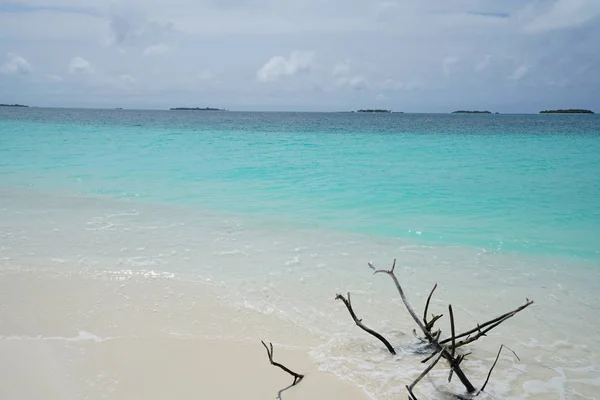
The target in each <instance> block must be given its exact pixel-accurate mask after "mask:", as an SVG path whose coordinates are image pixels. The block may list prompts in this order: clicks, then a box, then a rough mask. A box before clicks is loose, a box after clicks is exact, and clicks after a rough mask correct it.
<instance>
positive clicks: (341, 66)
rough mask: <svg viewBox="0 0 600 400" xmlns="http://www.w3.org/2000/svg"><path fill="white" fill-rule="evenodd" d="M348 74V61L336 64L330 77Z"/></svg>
mask: <svg viewBox="0 0 600 400" xmlns="http://www.w3.org/2000/svg"><path fill="white" fill-rule="evenodd" d="M349 74H350V64H349V63H348V61H344V62H341V63H337V64H335V65H334V66H333V70H332V71H331V75H333V76H347V75H349Z"/></svg>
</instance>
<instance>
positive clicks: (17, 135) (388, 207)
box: [0, 110, 600, 399]
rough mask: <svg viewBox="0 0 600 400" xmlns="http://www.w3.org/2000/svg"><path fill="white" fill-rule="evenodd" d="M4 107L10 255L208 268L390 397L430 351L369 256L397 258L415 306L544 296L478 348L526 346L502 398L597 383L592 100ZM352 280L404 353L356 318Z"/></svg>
mask: <svg viewBox="0 0 600 400" xmlns="http://www.w3.org/2000/svg"><path fill="white" fill-rule="evenodd" d="M2 112H3V114H2V118H3V119H0V269H1V270H2V271H14V270H27V271H33V272H35V271H46V272H47V271H54V272H61V273H64V272H65V271H70V272H73V273H77V272H81V271H84V272H85V273H86V274H87V275H91V276H97V279H99V280H100V281H101V280H102V279H106V277H107V276H109V277H110V276H112V275H114V274H117V275H123V274H124V275H128V274H134V275H135V274H142V275H147V276H155V277H157V279H164V280H165V281H167V282H168V281H170V280H174V279H176V280H183V281H187V282H194V284H196V285H198V291H206V290H209V291H210V292H211V293H213V292H214V293H217V294H218V301H220V302H225V303H226V304H228V306H229V307H231V310H232V312H236V310H238V311H239V310H255V311H257V312H259V313H261V314H266V315H270V316H276V317H277V318H279V319H280V320H281V321H282V325H283V321H285V322H286V324H285V325H286V326H288V324H292V325H293V326H295V327H297V330H298V335H300V336H304V335H307V336H309V337H310V338H312V339H311V343H312V344H311V345H310V346H309V347H308V348H307V349H308V350H309V351H310V353H311V356H312V357H313V358H314V359H315V360H316V361H317V362H318V363H319V365H320V367H321V368H322V369H324V370H328V371H331V372H333V373H335V374H337V375H339V376H340V377H342V378H343V379H348V380H351V381H352V382H354V383H356V384H358V385H360V386H361V387H363V388H364V389H365V391H366V392H367V393H369V394H371V395H372V396H373V397H374V398H377V399H389V398H395V397H397V396H398V393H399V392H400V393H402V394H401V395H402V396H403V395H404V390H405V389H404V385H405V384H407V383H408V382H409V381H410V380H411V379H413V378H414V377H415V376H417V375H418V374H419V372H420V370H421V368H422V365H421V364H420V363H419V361H420V359H421V358H422V356H421V355H415V353H418V352H419V344H418V341H417V340H416V339H415V338H414V336H413V335H412V329H413V327H414V325H413V323H412V322H411V320H410V317H409V316H408V314H407V313H406V311H405V310H404V309H403V308H402V306H401V304H400V302H399V299H398V296H397V294H396V293H395V291H394V287H393V285H392V283H391V282H390V281H389V279H388V278H387V277H385V276H372V274H371V271H370V270H369V269H368V268H367V266H366V263H367V262H368V261H374V262H375V263H376V264H377V265H379V266H382V267H383V266H387V265H389V264H390V263H391V261H392V260H393V259H394V258H398V260H399V267H398V274H399V276H400V278H401V281H402V282H403V285H405V289H406V290H407V292H408V294H409V296H410V298H411V299H412V301H413V303H414V306H415V307H416V308H417V310H422V307H423V305H424V302H425V299H426V296H427V294H428V293H429V290H430V289H431V287H432V286H433V284H434V283H436V282H437V283H438V284H439V288H438V291H437V292H436V295H435V297H434V300H433V303H432V308H433V309H432V311H434V312H444V311H446V310H447V305H448V304H449V303H451V304H453V306H454V309H455V315H456V319H457V323H458V326H459V327H463V328H464V329H466V328H470V327H471V326H474V325H475V323H477V322H482V321H484V320H486V319H489V318H491V317H493V316H496V315H497V314H500V313H503V312H505V311H508V310H509V309H512V308H515V307H517V306H518V305H520V304H522V303H523V302H524V300H525V298H531V299H533V300H535V301H536V303H535V304H534V305H533V306H532V307H531V308H529V309H527V310H526V311H524V312H523V313H521V314H519V315H517V316H516V317H515V318H514V319H512V320H510V321H508V322H506V323H505V325H503V326H501V327H500V328H498V329H497V330H496V331H494V332H493V333H492V334H490V335H489V337H487V338H485V340H482V341H481V342H480V343H479V342H478V344H477V346H473V348H471V349H469V350H470V351H473V352H474V353H473V355H472V356H471V360H469V361H468V364H467V365H468V366H467V369H468V372H469V373H470V374H472V375H473V376H474V377H475V378H474V380H476V381H479V382H482V381H483V380H484V379H485V374H486V372H487V368H488V367H489V365H491V362H492V361H493V358H494V357H495V352H496V351H497V348H498V346H499V345H500V343H504V344H506V345H508V346H509V347H511V348H512V349H513V350H515V351H516V352H517V353H518V354H519V356H520V358H521V361H520V362H519V361H517V360H515V359H513V358H512V357H509V356H508V355H506V356H503V357H502V359H501V362H500V365H499V367H498V369H497V370H496V371H495V372H494V378H493V379H492V381H491V383H490V385H489V386H488V390H487V391H488V393H489V396H491V398H504V399H506V398H515V399H516V398H529V399H536V398H540V399H542V398H557V399H563V398H565V399H569V398H595V397H596V396H597V395H596V393H598V392H600V382H598V375H599V374H598V372H599V370H600V352H599V351H598V350H596V349H595V339H594V332H596V331H598V329H600V318H598V317H597V313H598V310H599V309H600V298H599V295H598V293H599V291H598V289H600V288H599V286H600V279H599V278H600V269H599V268H598V267H599V265H598V251H599V247H598V240H597V237H600V231H599V230H598V229H599V227H600V223H599V222H600V219H599V218H600V207H599V200H598V199H600V197H599V196H598V195H599V194H600V184H599V182H600V180H599V178H598V176H597V175H598V174H597V173H596V172H595V171H598V170H600V168H598V167H600V161H599V159H600V157H599V156H598V154H600V153H598V148H599V147H600V137H599V136H598V135H597V134H598V131H597V122H598V121H599V120H598V119H597V118H596V117H593V116H592V117H583V118H580V117H579V116H564V117H563V116H441V115H440V116H411V115H394V114H392V115H389V116H377V115H367V116H364V115H360V116H359V115H346V114H343V115H342V114H340V115H337V114H243V113H240V114H238V113H219V114H215V113H208V114H198V113H184V114H180V113H167V112H162V113H161V112H116V111H114V112H111V111H90V110H85V111H81V110H28V111H24V113H30V114H18V113H16V114H6V112H5V111H2ZM486 118H487V119H486ZM186 290H189V289H186ZM347 291H350V292H352V296H353V304H354V306H355V308H356V311H357V313H358V314H359V315H360V316H361V317H363V318H364V322H365V323H366V324H367V325H370V326H372V327H373V328H375V329H380V330H381V331H382V332H383V333H384V334H386V335H388V336H389V337H391V338H392V341H393V342H394V344H395V346H397V347H398V348H399V355H398V356H396V357H393V358H392V357H389V355H388V354H386V353H385V351H384V350H385V349H383V348H382V347H381V346H380V345H379V344H378V343H377V342H374V341H373V340H372V339H371V338H370V337H367V336H365V334H364V333H363V332H361V331H360V330H358V328H356V326H354V325H353V324H352V321H351V320H350V318H349V316H348V315H347V312H346V310H345V308H344V307H343V305H342V304H341V303H340V302H339V301H338V302H336V301H334V296H335V294H336V293H346V292H347ZM181 294H183V292H182V293H181ZM173 298H176V296H174V297H173ZM184 298H185V297H184ZM164 303H165V307H167V309H168V308H169V307H172V312H173V313H174V314H175V313H176V310H178V307H182V306H181V302H180V301H171V300H169V299H167V300H165V302H164ZM250 323H252V324H256V323H257V321H256V320H251V321H250ZM157 324H159V325H160V324H165V326H166V325H169V326H171V325H173V322H172V320H169V322H168V323H167V320H166V319H158V320H157ZM181 324H182V325H181V326H178V327H176V328H177V329H179V331H185V329H187V328H186V326H187V325H185V324H184V323H183V322H181ZM442 326H443V327H444V331H445V332H447V331H448V328H447V327H446V326H445V325H442ZM275 329H276V328H275ZM286 329H288V328H286ZM211 332H212V333H211V335H214V336H219V330H218V329H216V330H214V331H211ZM10 334H11V332H5V336H10ZM94 334H95V332H94ZM191 334H193V331H192V333H191ZM48 336H49V337H54V336H56V337H60V336H61V335H59V334H52V333H51V332H50V333H49V334H48ZM75 336H76V335H75ZM250 339H251V338H249V337H244V340H250ZM435 377H436V378H435V380H434V382H435V383H436V384H440V385H441V384H442V383H443V382H444V381H445V379H446V372H445V371H443V370H440V371H439V372H437V373H436V374H435ZM453 388H454V389H456V387H453ZM421 390H424V391H425V393H429V394H431V393H432V392H431V390H432V389H431V384H430V383H425V384H423V387H422V388H421Z"/></svg>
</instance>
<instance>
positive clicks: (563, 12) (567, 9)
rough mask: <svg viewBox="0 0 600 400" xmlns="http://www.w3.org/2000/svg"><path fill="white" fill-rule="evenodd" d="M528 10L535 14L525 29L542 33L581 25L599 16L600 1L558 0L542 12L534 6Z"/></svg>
mask: <svg viewBox="0 0 600 400" xmlns="http://www.w3.org/2000/svg"><path fill="white" fill-rule="evenodd" d="M528 11H529V12H530V13H531V14H534V17H533V19H532V20H531V21H530V22H529V23H528V24H527V25H526V27H525V30H526V31H527V32H531V33H541V32H546V31H551V30H556V29H564V28H571V27H576V26H580V25H583V24H586V23H588V22H591V21H592V20H595V19H597V18H599V17H600V1H598V0H556V1H554V2H553V3H552V4H551V5H550V6H549V7H547V8H546V10H544V11H542V12H541V13H540V11H539V10H538V9H536V8H532V7H530V8H529V10H528Z"/></svg>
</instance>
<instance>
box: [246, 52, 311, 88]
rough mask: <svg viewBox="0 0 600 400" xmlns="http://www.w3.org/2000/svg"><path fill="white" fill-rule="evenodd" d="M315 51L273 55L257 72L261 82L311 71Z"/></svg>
mask: <svg viewBox="0 0 600 400" xmlns="http://www.w3.org/2000/svg"><path fill="white" fill-rule="evenodd" d="M314 59H315V53H314V52H311V51H294V52H292V54H291V55H290V56H289V57H288V58H285V57H282V56H275V57H272V58H271V59H270V60H269V61H267V63H266V64H265V65H263V66H262V67H261V68H260V69H259V70H258V72H257V73H256V78H257V79H258V81H259V82H273V81H277V80H279V79H280V78H282V77H286V76H294V75H297V74H299V73H303V72H307V71H310V69H311V68H312V66H313V64H314Z"/></svg>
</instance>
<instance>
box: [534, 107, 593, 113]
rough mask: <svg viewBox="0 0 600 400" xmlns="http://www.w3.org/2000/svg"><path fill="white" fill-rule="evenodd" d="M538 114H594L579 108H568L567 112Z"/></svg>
mask: <svg viewBox="0 0 600 400" xmlns="http://www.w3.org/2000/svg"><path fill="white" fill-rule="evenodd" d="M540 114H594V112H593V111H592V110H582V109H580V108H569V109H567V110H544V111H540Z"/></svg>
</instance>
